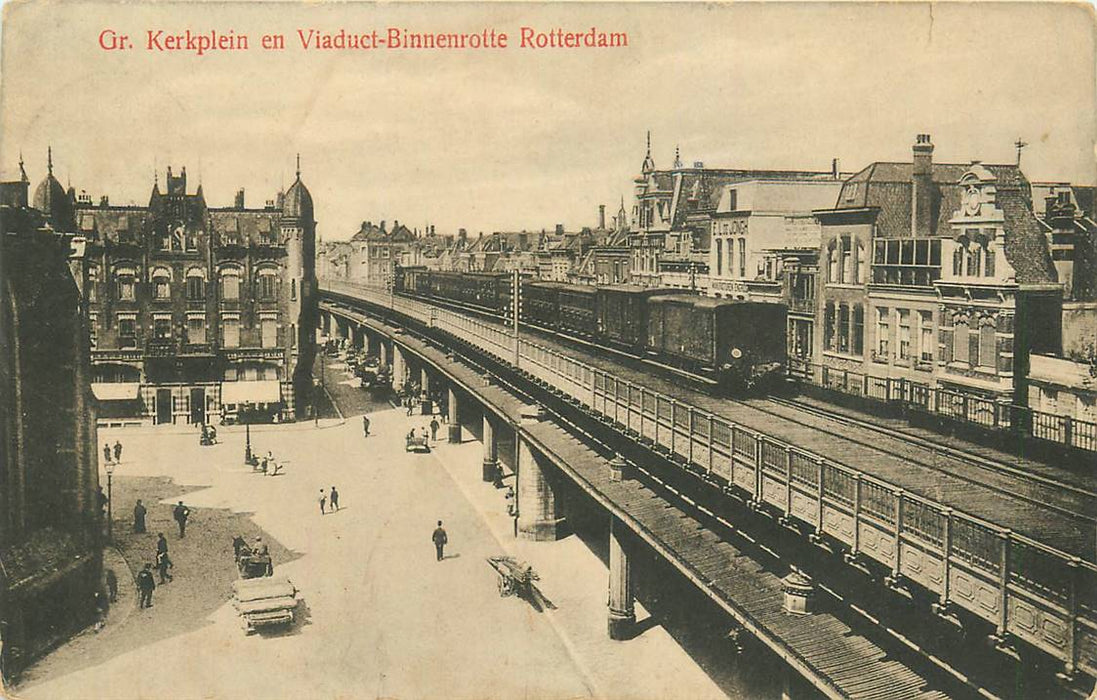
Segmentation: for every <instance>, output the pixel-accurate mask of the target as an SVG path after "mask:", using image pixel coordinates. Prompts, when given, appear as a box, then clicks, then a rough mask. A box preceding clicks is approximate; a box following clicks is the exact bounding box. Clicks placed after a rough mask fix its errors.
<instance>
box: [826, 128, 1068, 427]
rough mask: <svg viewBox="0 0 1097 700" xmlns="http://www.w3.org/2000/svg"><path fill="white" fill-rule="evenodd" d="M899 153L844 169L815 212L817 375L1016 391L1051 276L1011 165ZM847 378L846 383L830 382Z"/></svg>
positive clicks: (1046, 338)
mask: <svg viewBox="0 0 1097 700" xmlns="http://www.w3.org/2000/svg"><path fill="white" fill-rule="evenodd" d="M933 150H934V147H933V144H932V143H931V141H930V138H929V136H928V135H919V136H918V137H917V140H916V142H915V144H914V146H913V149H912V153H913V158H912V161H911V162H909V163H887V162H877V163H873V164H871V165H869V166H868V167H866V168H865V169H864V170H862V171H861V172H859V173H857V174H856V175H854V176H853V177H851V178H849V179H848V180H847V181H846V182H845V184H844V185H843V186H842V190H841V193H840V194H839V197H838V202H837V204H836V206H835V207H833V208H830V209H825V210H819V211H817V212H816V216H817V218H818V219H819V222H820V223H821V225H822V245H821V248H820V256H819V270H820V280H819V290H818V292H819V293H818V294H817V299H818V301H817V308H816V313H817V321H818V323H817V325H819V326H820V327H821V329H822V331H823V332H822V333H817V334H816V336H817V337H816V352H815V356H816V357H819V358H821V365H822V366H821V367H820V368H818V371H819V373H820V374H821V376H817V379H819V380H820V381H823V383H826V384H832V385H835V386H837V384H835V383H838V384H843V385H844V384H845V383H846V382H847V378H848V374H847V373H850V372H852V373H855V374H856V376H858V377H862V378H863V379H862V380H859V381H863V382H864V384H865V387H864V389H866V390H867V389H868V386H869V384H871V382H872V381H873V380H874V379H882V380H887V379H901V380H906V382H907V386H908V387H914V388H915V389H917V387H938V388H943V389H950V390H955V391H957V392H958V393H959V392H962V393H963V394H965V395H977V396H983V397H987V398H993V399H995V400H997V401H1001V402H1010V401H1014V402H1017V403H1020V404H1022V405H1023V404H1024V403H1025V400H1024V399H1025V398H1026V397H1025V394H1026V390H1025V388H1024V378H1025V376H1026V374H1027V368H1028V357H1029V355H1030V354H1031V353H1034V352H1044V351H1047V350H1049V349H1051V348H1055V347H1057V346H1058V344H1059V343H1060V339H1061V305H1062V286H1061V285H1060V284H1059V282H1058V279H1057V275H1056V271H1055V268H1054V266H1053V264H1052V259H1051V254H1050V249H1049V245H1048V240H1047V238H1046V236H1045V232H1044V230H1043V229H1042V227H1041V224H1040V222H1039V220H1038V219H1037V217H1036V216H1035V214H1034V213H1033V210H1032V190H1031V186H1030V184H1029V182H1028V181H1027V179H1026V178H1025V176H1024V175H1023V174H1022V173H1021V170H1020V168H1019V167H1018V166H1016V165H983V164H982V163H979V162H973V163H970V164H951V163H935V162H934V161H933ZM844 388H846V389H847V390H856V389H857V387H844Z"/></svg>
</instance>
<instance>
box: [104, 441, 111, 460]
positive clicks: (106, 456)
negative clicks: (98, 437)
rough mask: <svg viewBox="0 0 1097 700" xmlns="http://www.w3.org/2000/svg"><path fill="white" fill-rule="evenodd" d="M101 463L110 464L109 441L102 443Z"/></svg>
mask: <svg viewBox="0 0 1097 700" xmlns="http://www.w3.org/2000/svg"><path fill="white" fill-rule="evenodd" d="M103 464H110V443H106V442H105V443H103Z"/></svg>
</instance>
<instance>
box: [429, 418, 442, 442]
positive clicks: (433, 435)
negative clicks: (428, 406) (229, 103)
mask: <svg viewBox="0 0 1097 700" xmlns="http://www.w3.org/2000/svg"><path fill="white" fill-rule="evenodd" d="M440 427H441V424H440V423H439V422H438V419H437V418H431V419H430V440H431V442H437V441H438V428H440Z"/></svg>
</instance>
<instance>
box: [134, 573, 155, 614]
mask: <svg viewBox="0 0 1097 700" xmlns="http://www.w3.org/2000/svg"><path fill="white" fill-rule="evenodd" d="M137 590H138V591H139V592H140V593H141V600H140V603H139V605H138V607H141V608H151V607H152V592H153V591H154V590H156V581H155V579H153V578H152V564H145V568H143V569H141V570H140V571H138V572H137Z"/></svg>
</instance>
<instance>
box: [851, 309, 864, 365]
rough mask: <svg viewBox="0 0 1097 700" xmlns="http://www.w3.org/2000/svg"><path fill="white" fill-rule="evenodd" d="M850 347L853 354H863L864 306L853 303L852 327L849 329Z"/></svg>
mask: <svg viewBox="0 0 1097 700" xmlns="http://www.w3.org/2000/svg"><path fill="white" fill-rule="evenodd" d="M851 335H852V338H851V349H852V351H853V354H854V355H864V354H865V307H864V306H861V305H860V304H854V305H853V328H852V330H851Z"/></svg>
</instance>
